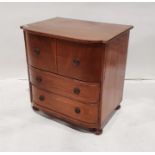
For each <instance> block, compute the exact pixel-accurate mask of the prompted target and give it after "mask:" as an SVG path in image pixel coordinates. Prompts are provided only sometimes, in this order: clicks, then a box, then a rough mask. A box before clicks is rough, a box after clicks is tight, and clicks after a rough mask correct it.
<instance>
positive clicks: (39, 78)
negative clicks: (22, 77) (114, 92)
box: [29, 67, 100, 103]
mask: <svg viewBox="0 0 155 155" xmlns="http://www.w3.org/2000/svg"><path fill="white" fill-rule="evenodd" d="M29 71H30V81H31V83H32V84H34V85H36V86H37V87H39V88H42V89H45V90H48V91H50V92H53V93H56V94H59V95H62V96H66V97H69V98H72V99H76V100H79V101H82V102H89V103H97V102H98V101H99V93H100V84H99V83H87V82H81V81H78V80H74V79H69V78H65V77H62V76H60V75H56V74H53V73H49V72H45V71H40V70H39V69H35V68H33V67H29Z"/></svg>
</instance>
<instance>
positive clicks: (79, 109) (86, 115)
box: [32, 86, 97, 123]
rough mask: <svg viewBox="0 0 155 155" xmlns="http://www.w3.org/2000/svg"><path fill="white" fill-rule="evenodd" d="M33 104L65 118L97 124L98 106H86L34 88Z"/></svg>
mask: <svg viewBox="0 0 155 155" xmlns="http://www.w3.org/2000/svg"><path fill="white" fill-rule="evenodd" d="M32 94H33V97H32V98H33V102H34V103H35V104H37V105H39V106H42V107H45V108H48V109H50V110H53V111H55V112H57V113H60V114H63V115H64V116H67V117H71V118H73V119H76V120H79V121H82V122H86V123H96V122H97V104H89V105H88V104H84V103H80V102H78V101H74V100H71V99H68V98H65V97H62V96H59V95H55V94H52V93H49V92H46V91H43V90H41V89H38V88H36V87H35V86H32Z"/></svg>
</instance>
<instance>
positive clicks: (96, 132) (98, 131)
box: [95, 129, 103, 135]
mask: <svg viewBox="0 0 155 155" xmlns="http://www.w3.org/2000/svg"><path fill="white" fill-rule="evenodd" d="M102 132H103V130H102V129H96V131H95V134H96V135H101V134H102Z"/></svg>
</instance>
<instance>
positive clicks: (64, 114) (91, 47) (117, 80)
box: [21, 18, 133, 134]
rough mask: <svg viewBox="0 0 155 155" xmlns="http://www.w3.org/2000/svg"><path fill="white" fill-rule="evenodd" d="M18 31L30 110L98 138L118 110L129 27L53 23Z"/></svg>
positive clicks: (59, 20) (67, 21)
mask: <svg viewBox="0 0 155 155" xmlns="http://www.w3.org/2000/svg"><path fill="white" fill-rule="evenodd" d="M21 28H22V29H23V31H24V38H25V46H26V55H27V64H28V76H29V86H30V97H31V102H32V107H33V109H34V110H41V111H44V112H46V113H48V114H50V115H53V116H55V117H57V118H60V119H62V120H64V121H67V122H70V123H72V124H74V125H76V126H79V127H83V128H86V129H90V131H92V132H94V133H96V134H100V133H101V132H102V128H103V126H104V125H105V124H106V122H107V121H108V120H109V118H110V117H111V116H112V114H113V113H114V111H115V110H116V109H119V108H120V102H121V100H122V94H123V85H124V76H125V66H126V59H127V48H128V39H129V31H130V29H132V28H133V27H132V26H129V25H118V24H108V23H99V22H91V21H82V20H74V19H66V18H53V19H49V20H44V21H41V22H37V23H32V24H28V25H24V26H22V27H21Z"/></svg>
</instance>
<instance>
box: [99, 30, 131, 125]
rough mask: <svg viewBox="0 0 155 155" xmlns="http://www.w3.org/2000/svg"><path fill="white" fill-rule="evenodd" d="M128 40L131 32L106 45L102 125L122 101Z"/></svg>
mask: <svg viewBox="0 0 155 155" xmlns="http://www.w3.org/2000/svg"><path fill="white" fill-rule="evenodd" d="M128 38H129V32H126V33H124V34H122V35H121V36H119V37H118V38H117V39H115V40H113V41H111V42H109V43H108V44H107V45H106V49H105V59H104V62H103V65H104V68H103V73H102V74H103V75H102V76H103V81H102V94H101V124H104V120H105V119H106V118H108V115H110V114H111V112H112V111H113V110H114V109H115V108H116V107H117V106H118V105H119V104H120V102H121V100H122V95H123V85H124V76H125V65H126V58H127V48H128Z"/></svg>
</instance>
